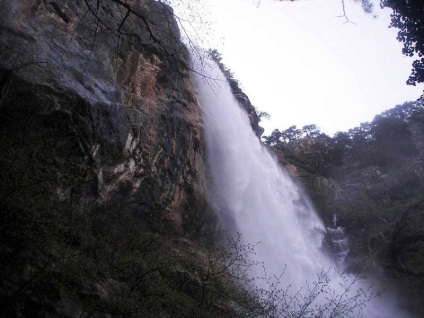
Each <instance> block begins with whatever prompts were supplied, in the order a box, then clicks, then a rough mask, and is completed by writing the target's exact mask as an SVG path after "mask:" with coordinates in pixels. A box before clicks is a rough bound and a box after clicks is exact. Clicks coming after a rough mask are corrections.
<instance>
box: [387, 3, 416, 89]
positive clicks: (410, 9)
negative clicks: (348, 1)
mask: <svg viewBox="0 0 424 318" xmlns="http://www.w3.org/2000/svg"><path fill="white" fill-rule="evenodd" d="M381 6H382V7H387V8H391V9H392V10H393V12H392V14H391V19H392V21H391V23H390V27H395V28H398V29H399V32H398V35H397V39H398V40H399V41H400V42H402V43H403V49H402V53H403V54H405V55H407V56H417V57H418V59H416V60H415V61H414V62H413V69H412V73H411V75H410V77H409V79H408V81H407V84H409V85H414V86H415V85H416V84H417V83H422V82H424V57H423V54H424V23H423V22H424V20H423V19H424V6H423V3H422V1H421V0H381Z"/></svg>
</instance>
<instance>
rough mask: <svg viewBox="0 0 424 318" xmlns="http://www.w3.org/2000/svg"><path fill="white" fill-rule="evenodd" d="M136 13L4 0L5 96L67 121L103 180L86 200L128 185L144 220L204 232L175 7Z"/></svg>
mask: <svg viewBox="0 0 424 318" xmlns="http://www.w3.org/2000/svg"><path fill="white" fill-rule="evenodd" d="M127 3H130V2H127ZM87 4H88V5H87ZM97 5H99V6H98V7H97ZM131 5H132V9H133V10H134V13H131V14H130V15H129V17H128V18H127V19H125V15H126V8H125V7H120V6H119V5H118V4H117V3H115V2H113V1H100V2H96V1H87V2H85V1H66V0H55V1H41V0H40V1H2V2H1V3H0V11H1V12H2V14H1V20H0V47H2V50H1V52H0V67H1V69H2V71H1V74H2V81H1V82H2V85H3V86H2V87H3V95H5V94H9V95H8V97H9V100H10V101H11V102H10V103H13V102H14V101H16V100H19V99H20V98H22V96H25V97H29V96H30V99H33V100H38V101H40V103H39V104H40V105H42V106H40V107H39V108H38V109H34V112H36V113H37V114H40V115H42V116H43V118H49V120H51V121H53V122H54V121H55V118H56V117H57V118H64V120H63V121H62V122H61V123H60V125H62V127H61V128H63V129H67V130H69V131H70V132H71V133H72V134H74V136H75V141H76V143H77V145H73V146H72V147H74V146H75V147H77V148H79V150H80V151H81V155H82V156H84V157H86V158H87V160H89V161H90V166H91V169H92V173H93V175H94V176H95V178H94V179H95V181H93V183H95V184H93V185H92V186H91V187H90V189H91V190H90V191H87V190H86V189H85V188H84V189H82V190H81V200H82V201H84V202H86V203H89V202H90V203H91V204H93V203H96V204H102V203H107V202H109V201H111V200H113V197H114V196H115V194H116V192H117V189H119V188H121V187H123V186H124V187H126V188H128V189H129V190H128V191H129V192H130V193H131V195H129V196H126V198H127V199H126V200H129V203H130V204H129V206H130V207H131V208H130V209H132V210H133V211H134V212H136V213H140V214H143V213H150V211H153V210H155V211H160V213H162V214H163V217H165V218H166V219H169V220H172V222H173V224H174V226H175V228H177V229H178V230H182V229H184V230H185V232H191V231H195V230H196V229H195V228H194V224H193V223H194V222H193V221H191V216H192V215H191V216H189V215H190V214H195V215H196V214H198V213H201V212H200V211H201V210H202V209H203V208H204V177H203V139H202V120H201V117H200V112H199V109H198V107H197V104H196V100H195V96H194V93H193V90H192V87H191V82H190V78H189V74H188V71H187V69H186V68H184V67H183V65H184V63H187V52H186V50H185V48H184V47H183V45H182V44H181V42H180V41H179V30H178V27H177V25H176V22H175V21H174V19H173V17H172V11H171V9H170V8H169V7H167V6H164V5H162V4H159V3H157V2H155V1H138V2H136V1H134V2H133V3H131ZM123 21H124V22H123ZM122 22H123V24H122V25H121V23H122ZM145 23H147V24H148V25H149V29H148V28H147V27H146V24H145ZM15 85H19V89H15V88H16V87H15ZM12 94H14V95H13V96H12ZM43 120H44V119H43ZM21 124H22V125H25V122H21ZM40 129H43V127H41V128H40ZM68 146H69V145H68ZM69 147H71V146H69ZM93 189H94V190H93ZM121 204H122V205H123V206H124V205H127V204H126V203H125V202H121ZM196 216H198V215H196Z"/></svg>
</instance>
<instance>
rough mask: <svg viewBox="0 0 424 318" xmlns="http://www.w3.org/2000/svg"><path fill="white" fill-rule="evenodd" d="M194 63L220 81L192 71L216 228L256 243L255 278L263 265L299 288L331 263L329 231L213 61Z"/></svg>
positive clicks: (272, 273)
mask: <svg viewBox="0 0 424 318" xmlns="http://www.w3.org/2000/svg"><path fill="white" fill-rule="evenodd" d="M193 63H194V67H195V68H197V70H198V71H199V72H201V73H203V74H207V76H208V77H210V78H215V79H217V80H208V79H207V78H205V77H204V76H202V75H199V74H198V73H193V78H194V82H195V86H196V89H197V94H198V99H199V102H200V105H201V109H202V113H203V118H204V128H205V139H206V143H207V162H208V167H209V172H210V185H209V191H210V196H211V201H212V204H213V205H214V208H215V210H216V213H217V215H218V218H219V221H220V224H221V225H222V227H224V229H225V230H227V231H229V232H232V233H235V232H238V233H241V234H242V237H241V239H242V243H243V244H250V243H253V244H255V243H259V244H258V245H257V246H256V248H255V252H256V254H255V255H254V256H252V257H253V258H254V259H253V261H260V262H263V264H264V267H262V266H258V267H254V268H252V270H251V273H250V275H251V277H252V278H255V277H263V276H264V272H263V271H264V270H263V268H265V270H266V275H267V276H268V277H273V276H274V275H276V276H278V275H280V274H281V273H282V272H283V271H284V276H283V278H284V282H285V283H287V284H290V285H291V286H292V287H293V288H294V289H295V290H297V288H301V287H302V284H303V283H304V282H305V281H312V280H314V279H316V276H317V274H318V273H320V272H322V270H323V269H328V268H330V267H334V266H335V264H334V262H333V261H332V260H331V259H329V258H327V257H326V256H325V255H324V253H323V251H322V243H323V239H324V235H325V232H326V229H325V227H324V225H323V223H322V222H321V220H320V218H319V217H318V216H317V214H316V212H315V211H314V209H313V208H312V206H311V204H310V202H309V200H308V199H307V197H305V196H304V195H303V194H302V191H301V190H300V189H299V188H298V186H297V185H296V184H295V183H294V182H293V181H292V179H291V178H290V176H289V175H288V174H287V173H286V172H285V171H284V170H283V169H282V168H281V166H280V165H279V164H278V163H277V162H276V160H274V158H273V157H272V156H271V155H270V153H269V152H268V151H267V149H266V148H265V147H264V146H263V145H262V144H261V142H260V141H259V139H258V138H257V136H256V135H255V134H254V133H253V131H252V129H251V126H250V122H249V119H248V116H247V114H246V112H245V111H244V110H242V109H241V107H240V105H239V104H238V102H237V101H236V100H235V98H234V96H233V94H232V92H231V90H230V87H229V85H228V84H227V82H226V80H225V77H224V75H223V74H222V73H221V71H220V70H219V68H218V67H217V66H216V65H215V64H214V63H212V64H213V66H212V67H211V68H209V69H200V67H199V64H198V63H199V62H198V61H194V62H193ZM377 311H379V309H377ZM366 317H391V315H382V316H380V315H379V314H374V313H373V314H370V315H366ZM393 317H400V316H393Z"/></svg>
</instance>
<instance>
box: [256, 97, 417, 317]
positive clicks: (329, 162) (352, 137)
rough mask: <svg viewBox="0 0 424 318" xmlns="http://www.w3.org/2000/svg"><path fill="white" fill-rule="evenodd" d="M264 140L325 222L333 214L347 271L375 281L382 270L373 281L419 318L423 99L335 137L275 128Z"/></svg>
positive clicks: (305, 129)
mask: <svg viewBox="0 0 424 318" xmlns="http://www.w3.org/2000/svg"><path fill="white" fill-rule="evenodd" d="M264 140H265V143H266V144H268V145H269V146H270V147H271V148H272V149H273V150H274V151H275V153H276V155H277V157H278V158H279V160H280V162H281V163H282V164H283V165H284V166H286V167H287V169H288V170H289V171H290V172H291V173H292V174H293V175H294V176H295V177H296V178H297V179H298V180H299V181H300V182H301V183H302V185H303V186H304V188H305V190H306V192H307V193H308V194H309V195H310V197H311V198H312V200H313V203H314V205H315V206H316V208H317V210H318V212H319V213H320V215H321V217H322V218H323V219H324V221H325V223H327V224H331V221H332V218H333V215H334V214H337V224H338V225H340V226H343V227H344V228H346V230H347V232H348V234H349V242H350V253H349V255H348V257H347V263H348V270H350V271H354V272H355V271H358V270H360V268H362V267H364V265H365V267H367V268H368V269H370V270H373V271H374V275H377V276H380V275H381V274H382V273H381V272H379V271H378V270H377V269H378V268H383V269H384V274H382V275H381V276H380V277H379V279H380V280H381V281H385V283H387V284H389V286H396V288H397V290H398V292H399V294H398V295H397V297H399V298H400V299H402V301H401V302H402V303H403V305H404V306H405V307H407V308H409V309H411V310H412V311H415V313H416V314H417V315H421V313H422V312H423V308H422V306H421V305H420V301H419V300H418V299H420V297H422V293H421V291H422V286H423V285H422V284H423V281H422V279H421V275H422V274H423V272H422V268H423V264H424V263H423V257H422V255H423V253H422V247H421V245H422V242H423V240H424V235H423V232H422V230H419V227H420V224H422V220H423V218H424V217H423V216H424V214H423V212H424V211H423V210H422V203H423V198H422V193H423V191H424V170H423V160H424V157H423V150H424V148H423V145H424V144H423V142H424V106H423V103H422V101H421V100H419V101H416V102H407V103H404V104H403V105H398V106H396V107H395V108H392V109H389V110H387V111H385V112H383V113H382V114H380V115H378V116H376V117H375V118H374V120H373V121H371V122H367V123H363V124H361V125H360V126H359V127H356V128H353V129H350V130H349V131H347V132H338V133H336V134H335V135H334V136H333V137H330V136H328V135H326V134H324V133H322V132H320V131H319V129H318V128H317V127H316V126H315V125H307V126H305V127H303V128H301V129H299V128H297V127H295V126H292V127H289V128H288V129H285V130H281V131H280V130H274V131H273V132H272V134H271V135H270V136H266V137H264ZM412 219H413V220H414V221H412ZM412 233H414V234H412ZM412 236H413V237H414V239H411V238H412ZM403 293H404V294H405V295H407V296H404V295H403Z"/></svg>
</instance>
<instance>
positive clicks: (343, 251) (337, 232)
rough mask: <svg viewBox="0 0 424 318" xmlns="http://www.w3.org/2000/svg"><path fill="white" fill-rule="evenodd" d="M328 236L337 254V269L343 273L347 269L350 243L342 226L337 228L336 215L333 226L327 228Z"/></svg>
mask: <svg viewBox="0 0 424 318" xmlns="http://www.w3.org/2000/svg"><path fill="white" fill-rule="evenodd" d="M327 236H328V240H329V241H330V243H331V245H332V249H333V252H334V254H335V260H336V264H337V268H338V269H339V270H340V271H343V270H344V267H345V259H346V256H347V254H348V253H349V243H348V239H347V235H346V232H345V229H344V228H343V227H341V226H337V215H336V214H333V226H331V227H330V226H329V227H327Z"/></svg>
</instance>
